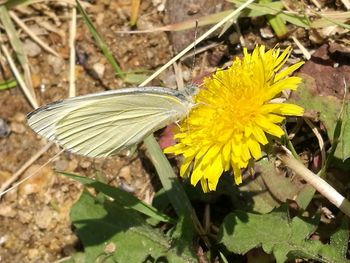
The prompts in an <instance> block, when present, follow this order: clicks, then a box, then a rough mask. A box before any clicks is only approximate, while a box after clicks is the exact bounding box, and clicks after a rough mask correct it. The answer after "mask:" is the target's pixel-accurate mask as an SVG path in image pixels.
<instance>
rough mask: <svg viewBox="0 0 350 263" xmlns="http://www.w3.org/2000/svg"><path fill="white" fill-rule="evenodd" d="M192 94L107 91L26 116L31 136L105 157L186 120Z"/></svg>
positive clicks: (155, 89) (151, 90) (151, 89)
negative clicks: (167, 126)
mask: <svg viewBox="0 0 350 263" xmlns="http://www.w3.org/2000/svg"><path fill="white" fill-rule="evenodd" d="M193 93H194V91H193V92H192V91H191V93H189V92H188V91H186V92H180V91H177V90H173V89H168V88H162V87H147V88H146V87H145V88H127V89H119V90H111V91H105V92H100V93H95V94H88V95H85V96H78V97H74V98H69V99H66V100H61V101H57V102H53V103H50V104H47V105H44V106H42V107H40V108H38V109H36V110H34V111H33V112H31V113H29V114H28V116H27V117H28V123H29V125H30V126H31V127H32V129H33V130H34V131H36V132H37V133H38V134H40V135H42V136H44V137H46V138H47V139H49V140H51V141H54V142H57V143H58V144H59V145H61V146H62V147H64V148H65V149H67V150H69V151H71V152H74V153H77V154H80V155H85V156H90V157H106V156H109V155H113V154H116V153H118V152H120V151H122V150H125V149H128V148H129V147H131V146H133V145H135V144H138V143H139V142H141V141H142V140H143V139H144V138H145V137H147V136H148V135H150V134H151V133H153V132H154V131H156V130H159V129H161V128H163V127H164V126H166V125H168V124H170V123H172V122H175V121H178V120H180V119H182V118H184V117H186V116H187V115H188V113H189V111H190V109H191V108H192V106H193V102H192V95H193Z"/></svg>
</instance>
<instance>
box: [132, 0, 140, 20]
mask: <svg viewBox="0 0 350 263" xmlns="http://www.w3.org/2000/svg"><path fill="white" fill-rule="evenodd" d="M140 3H141V0H132V1H131V15H130V25H131V26H134V25H135V24H136V21H137V17H138V15H139V11H140Z"/></svg>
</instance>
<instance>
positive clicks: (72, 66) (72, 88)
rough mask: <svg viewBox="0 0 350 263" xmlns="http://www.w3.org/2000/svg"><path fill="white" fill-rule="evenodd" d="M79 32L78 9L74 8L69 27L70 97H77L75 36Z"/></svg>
mask: <svg viewBox="0 0 350 263" xmlns="http://www.w3.org/2000/svg"><path fill="white" fill-rule="evenodd" d="M76 32H77V9H76V7H75V6H74V7H73V8H72V20H71V23H70V25H69V49H70V57H69V97H75V96H76V87H75V36H76Z"/></svg>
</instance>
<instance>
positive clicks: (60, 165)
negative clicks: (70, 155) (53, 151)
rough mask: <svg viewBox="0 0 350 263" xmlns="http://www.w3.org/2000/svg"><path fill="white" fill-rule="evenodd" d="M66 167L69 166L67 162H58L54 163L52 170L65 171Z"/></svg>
mask: <svg viewBox="0 0 350 263" xmlns="http://www.w3.org/2000/svg"><path fill="white" fill-rule="evenodd" d="M68 165H69V164H68V161H66V160H58V161H56V162H55V164H54V168H55V170H59V171H65V170H67V168H68Z"/></svg>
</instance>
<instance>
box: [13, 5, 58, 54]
mask: <svg viewBox="0 0 350 263" xmlns="http://www.w3.org/2000/svg"><path fill="white" fill-rule="evenodd" d="M9 13H10V16H11V18H12V19H13V21H15V22H16V24H17V25H18V26H19V27H21V28H22V29H23V31H24V32H26V33H27V34H28V36H30V37H31V38H32V39H33V41H35V42H36V43H37V44H38V45H39V46H41V47H42V48H43V49H44V50H46V51H47V52H49V53H51V54H52V55H54V56H57V57H59V55H58V53H57V52H56V51H55V50H53V49H52V48H50V47H49V46H48V45H47V44H46V43H45V42H43V41H42V40H41V39H40V38H39V37H37V36H36V35H35V34H34V33H33V32H32V30H30V28H29V27H27V26H26V24H24V23H23V22H22V20H21V19H20V18H19V17H18V16H17V15H16V14H15V13H14V12H13V11H10V12H9Z"/></svg>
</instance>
